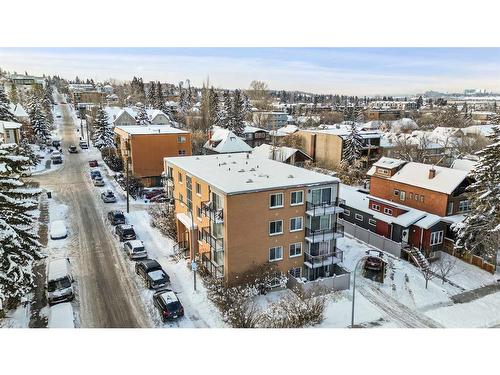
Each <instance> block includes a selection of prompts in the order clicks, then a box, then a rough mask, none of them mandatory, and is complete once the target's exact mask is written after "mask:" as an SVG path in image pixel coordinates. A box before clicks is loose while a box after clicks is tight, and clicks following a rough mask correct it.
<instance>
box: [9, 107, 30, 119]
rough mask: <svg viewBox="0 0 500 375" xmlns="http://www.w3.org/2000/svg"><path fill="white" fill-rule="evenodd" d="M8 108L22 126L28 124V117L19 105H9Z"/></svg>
mask: <svg viewBox="0 0 500 375" xmlns="http://www.w3.org/2000/svg"><path fill="white" fill-rule="evenodd" d="M9 107H10V112H11V113H12V114H13V115H14V117H15V118H16V120H17V121H18V122H21V123H23V124H28V123H29V122H30V117H29V115H28V113H27V112H26V110H25V109H24V107H23V106H22V105H21V104H14V103H10V104H9Z"/></svg>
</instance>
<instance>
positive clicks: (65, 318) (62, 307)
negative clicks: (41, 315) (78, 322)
mask: <svg viewBox="0 0 500 375" xmlns="http://www.w3.org/2000/svg"><path fill="white" fill-rule="evenodd" d="M47 328H75V316H74V312H73V306H71V303H70V302H64V303H60V304H58V305H55V306H51V307H50V308H49V320H48V323H47Z"/></svg>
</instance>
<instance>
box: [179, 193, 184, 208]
mask: <svg viewBox="0 0 500 375" xmlns="http://www.w3.org/2000/svg"><path fill="white" fill-rule="evenodd" d="M179 201H180V202H181V206H183V205H184V204H183V203H184V196H183V195H182V194H181V193H179Z"/></svg>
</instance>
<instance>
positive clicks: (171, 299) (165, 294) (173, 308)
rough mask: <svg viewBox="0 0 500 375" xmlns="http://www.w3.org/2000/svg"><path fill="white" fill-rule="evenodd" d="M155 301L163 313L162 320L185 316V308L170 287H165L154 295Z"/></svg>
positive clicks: (161, 313)
mask: <svg viewBox="0 0 500 375" xmlns="http://www.w3.org/2000/svg"><path fill="white" fill-rule="evenodd" d="M153 303H154V305H155V307H156V308H157V309H158V311H159V312H160V315H161V320H162V321H163V322H166V321H167V320H171V319H175V318H180V317H182V316H184V308H183V307H182V305H181V302H180V301H179V299H178V298H177V295H176V294H175V293H174V292H173V291H171V290H170V289H163V290H160V291H158V292H156V293H155V294H154V295H153Z"/></svg>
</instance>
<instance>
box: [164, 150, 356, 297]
mask: <svg viewBox="0 0 500 375" xmlns="http://www.w3.org/2000/svg"><path fill="white" fill-rule="evenodd" d="M165 175H166V176H167V178H168V179H169V181H170V186H171V187H172V188H173V192H172V194H173V197H174V199H175V212H176V219H177V229H178V230H177V235H178V244H177V247H178V248H180V249H183V250H185V251H186V252H187V253H188V254H189V258H190V259H199V260H201V264H202V265H203V267H204V268H205V269H206V270H207V271H208V272H209V273H211V274H212V275H213V276H215V277H222V278H224V280H225V281H226V283H228V284H237V283H238V282H239V280H240V278H241V276H242V275H243V274H245V273H248V272H251V271H252V270H253V269H255V268H256V267H260V266H266V265H273V266H275V267H276V271H277V272H279V273H281V274H288V275H290V277H292V278H294V279H296V280H300V281H301V282H308V281H313V280H317V279H319V278H327V279H328V278H330V279H331V278H334V277H336V276H337V275H341V274H346V271H345V270H343V268H342V267H341V262H342V259H343V254H342V252H341V251H339V250H338V249H337V247H336V240H337V238H339V237H342V236H343V231H342V228H341V226H340V225H339V224H337V215H338V213H339V212H340V211H341V209H340V208H339V207H338V200H337V196H338V183H339V181H338V179H337V178H335V177H332V176H327V175H324V174H320V173H316V172H312V171H309V170H306V169H303V168H298V167H295V166H292V165H288V164H282V163H279V162H277V161H275V160H269V159H267V158H259V157H257V156H255V155H252V154H250V153H237V154H224V155H205V156H190V157H183V158H179V157H172V158H165ZM347 288H348V286H347Z"/></svg>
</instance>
